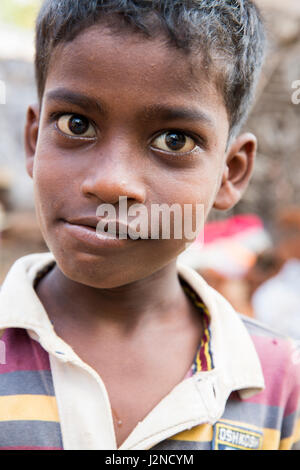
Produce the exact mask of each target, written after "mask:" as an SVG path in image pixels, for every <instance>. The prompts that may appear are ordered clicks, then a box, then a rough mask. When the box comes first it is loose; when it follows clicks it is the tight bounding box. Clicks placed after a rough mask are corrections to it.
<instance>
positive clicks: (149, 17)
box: [0, 0, 300, 450]
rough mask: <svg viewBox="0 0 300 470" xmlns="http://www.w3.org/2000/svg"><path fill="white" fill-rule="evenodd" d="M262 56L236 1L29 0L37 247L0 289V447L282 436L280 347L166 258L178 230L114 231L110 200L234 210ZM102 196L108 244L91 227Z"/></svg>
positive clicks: (293, 371)
mask: <svg viewBox="0 0 300 470" xmlns="http://www.w3.org/2000/svg"><path fill="white" fill-rule="evenodd" d="M263 49H264V31H263V26H262V22H261V19H260V15H259V12H258V11H257V8H256V7H255V6H254V5H253V3H252V2H251V1H248V0H222V1H215V0H211V1H209V0H202V1H200V0H186V1H177V0H172V1H171V0H161V1H154V0H153V1H150V0H149V1H140V2H137V1H134V0H122V1H120V0H118V1H117V0H107V1H103V0H102V1H100V0H98V1H97V0H95V1H92V0H80V1H74V0H60V1H58V0H46V1H45V2H44V3H43V6H42V9H41V12H40V15H39V17H38V20H37V36H36V78H37V86H38V95H39V103H38V105H34V106H31V107H30V108H29V110H28V114H27V124H26V133H25V145H26V154H27V171H28V173H29V175H30V176H31V177H32V178H33V181H34V189H35V204H36V213H37V217H38V221H39V224H40V227H41V230H42V233H43V236H44V238H45V240H46V242H47V245H48V247H49V253H46V254H42V255H30V256H28V257H25V258H22V259H21V260H18V261H17V262H16V264H15V265H14V266H13V267H12V268H11V271H10V273H9V274H8V276H7V278H6V280H5V283H4V284H3V286H2V291H1V299H0V312H1V321H0V328H1V329H2V342H3V344H4V345H5V352H6V363H5V364H3V365H2V366H1V370H0V372H1V376H0V390H1V398H0V400H1V407H0V410H1V411H0V445H1V448H17V449H46V448H47V449H57V448H58V449H122V450H132V449H150V448H151V449H170V450H174V449H179V450H184V449H195V450H197V449H198V450H200V449H245V450H248V449H278V448H282V449H284V448H291V447H292V445H293V444H295V442H296V441H297V429H296V424H297V410H298V405H299V375H300V374H299V371H300V368H299V364H298V362H299V361H298V357H297V351H296V349H295V348H294V346H293V344H292V343H291V342H290V341H288V340H285V339H283V338H280V337H279V336H278V335H277V336H276V335H274V334H273V333H272V332H270V331H269V330H267V329H265V328H264V327H262V326H260V325H258V324H256V323H255V322H253V321H251V320H245V319H243V318H242V317H240V316H239V315H238V314H237V313H236V312H234V311H233V309H232V308H231V306H230V305H229V304H228V303H227V302H226V301H225V300H224V299H223V298H222V297H221V296H220V295H219V294H218V293H217V292H215V291H214V290H213V289H212V288H210V287H209V286H208V285H207V284H206V283H205V282H204V281H203V279H202V278H201V277H200V276H199V275H198V274H197V273H196V272H194V271H193V270H191V269H189V268H187V267H185V266H182V265H180V264H179V263H177V256H178V255H179V254H180V253H181V252H183V251H184V249H185V247H186V244H187V243H188V242H189V241H190V239H189V238H188V237H186V236H185V235H184V236H182V237H179V238H178V237H175V236H174V233H173V232H172V234H171V236H170V237H169V238H164V237H162V235H161V234H162V231H163V229H164V227H163V226H162V225H163V224H162V223H161V224H160V226H159V236H158V237H151V236H147V235H149V234H148V232H147V230H146V229H144V231H146V232H147V233H146V236H145V237H143V236H141V233H140V237H138V238H135V237H129V236H127V237H125V238H123V237H122V236H121V235H123V232H124V230H125V229H126V230H128V229H129V228H130V224H131V225H132V223H133V221H132V220H131V219H128V220H129V223H128V222H127V225H126V224H125V226H124V224H123V225H122V223H123V219H122V217H121V215H120V214H121V208H120V201H121V199H120V198H126V201H127V204H128V210H129V211H130V209H132V208H133V206H134V205H135V204H139V205H140V206H143V207H144V208H146V210H147V214H151V209H152V208H153V206H154V205H155V204H165V205H167V206H168V207H170V206H172V205H173V204H177V205H178V204H179V207H180V208H182V209H184V207H185V205H190V206H192V208H193V213H192V216H193V217H194V216H195V211H196V205H197V204H201V205H202V206H203V207H204V217H205V218H206V217H207V215H208V213H209V211H210V209H211V208H212V207H215V208H217V209H220V210H227V209H229V208H231V207H232V206H234V204H236V203H237V201H238V200H239V199H240V197H241V195H242V193H243V191H244V190H245V188H246V186H247V184H248V181H249V178H250V175H251V173H252V169H253V164H254V158H255V153H256V139H255V137H254V136H253V135H251V134H248V133H246V134H242V135H239V129H240V127H241V125H242V123H243V122H244V119H245V116H246V114H247V111H248V109H249V105H250V102H251V98H252V96H253V92H254V89H255V85H256V83H257V78H258V74H259V70H260V67H261V63H262V58H263ZM104 204H105V205H106V206H105V207H108V206H109V208H113V209H115V211H116V212H115V213H116V215H115V216H114V220H110V219H109V220H108V221H107V220H106V221H107V223H108V224H110V223H113V222H116V224H115V225H116V230H117V231H116V233H115V234H110V233H106V231H105V230H103V229H102V230H99V226H98V224H99V222H100V219H101V217H100V216H99V214H100V212H99V207H100V208H101V206H102V205H104ZM102 215H103V214H102ZM145 222H146V221H145V219H144V220H142V221H141V225H143V227H147V224H145ZM109 230H111V229H109ZM144 235H145V233H144Z"/></svg>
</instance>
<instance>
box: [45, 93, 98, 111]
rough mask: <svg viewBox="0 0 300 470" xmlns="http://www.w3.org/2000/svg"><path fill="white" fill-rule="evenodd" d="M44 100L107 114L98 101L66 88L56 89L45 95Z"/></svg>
mask: <svg viewBox="0 0 300 470" xmlns="http://www.w3.org/2000/svg"><path fill="white" fill-rule="evenodd" d="M45 98H46V99H47V100H50V101H63V102H65V103H68V104H71V105H72V104H73V105H76V106H79V107H80V108H82V109H87V110H90V111H96V112H97V113H100V114H102V115H106V114H107V111H106V109H105V106H103V104H102V103H100V102H99V101H97V100H95V99H93V98H90V97H89V96H86V95H84V94H82V93H78V92H74V91H71V90H68V89H66V88H56V89H55V90H51V91H49V92H48V93H47V94H46V97H45Z"/></svg>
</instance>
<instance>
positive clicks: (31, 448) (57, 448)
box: [0, 446, 64, 450]
mask: <svg viewBox="0 0 300 470" xmlns="http://www.w3.org/2000/svg"><path fill="white" fill-rule="evenodd" d="M0 450H64V449H63V448H62V447H29V446H28V447H27V446H24V447H1V446H0Z"/></svg>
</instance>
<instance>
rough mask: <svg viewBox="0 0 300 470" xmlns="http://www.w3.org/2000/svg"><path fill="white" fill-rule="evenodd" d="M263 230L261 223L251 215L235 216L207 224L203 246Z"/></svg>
mask: <svg viewBox="0 0 300 470" xmlns="http://www.w3.org/2000/svg"><path fill="white" fill-rule="evenodd" d="M254 229H256V230H263V223H262V221H261V219H260V218H259V217H257V216H256V215H253V214H245V215H237V216H234V217H231V218H230V219H227V220H220V221H215V222H208V223H207V224H205V227H204V243H205V245H207V244H209V243H212V242H215V241H217V240H220V239H226V238H228V239H229V238H231V237H234V236H235V235H241V234H243V233H246V232H248V231H249V230H254Z"/></svg>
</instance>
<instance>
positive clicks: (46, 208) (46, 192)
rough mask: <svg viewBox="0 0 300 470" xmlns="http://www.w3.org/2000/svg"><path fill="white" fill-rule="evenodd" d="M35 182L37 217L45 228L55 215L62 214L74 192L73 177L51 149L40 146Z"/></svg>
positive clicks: (34, 176)
mask: <svg viewBox="0 0 300 470" xmlns="http://www.w3.org/2000/svg"><path fill="white" fill-rule="evenodd" d="M33 182H34V195H35V204H36V211H37V217H38V219H39V221H40V224H41V225H42V227H41V228H42V230H43V229H44V228H45V227H46V226H47V225H48V223H49V222H50V220H51V219H52V218H53V217H58V216H59V215H60V214H61V212H62V210H63V208H64V206H65V205H66V203H67V202H68V197H70V196H68V195H69V194H71V193H72V191H71V187H72V184H73V179H72V176H71V175H70V173H69V172H68V171H66V169H65V168H63V167H62V165H61V164H60V161H59V159H57V158H56V159H54V158H52V152H51V150H48V151H43V149H42V148H40V150H39V149H38V151H37V153H36V159H35V165H34V172H33Z"/></svg>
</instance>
